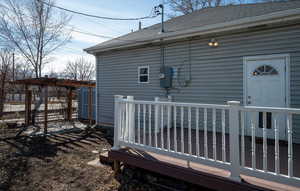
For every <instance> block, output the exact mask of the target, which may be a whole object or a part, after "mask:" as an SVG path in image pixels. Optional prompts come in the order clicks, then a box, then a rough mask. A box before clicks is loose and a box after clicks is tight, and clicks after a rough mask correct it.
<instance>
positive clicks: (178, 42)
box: [86, 1, 300, 143]
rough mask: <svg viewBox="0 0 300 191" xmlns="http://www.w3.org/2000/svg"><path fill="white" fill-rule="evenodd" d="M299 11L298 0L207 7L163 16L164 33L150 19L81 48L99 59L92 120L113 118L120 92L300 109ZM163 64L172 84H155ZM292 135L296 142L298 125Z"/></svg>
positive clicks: (299, 136) (151, 97) (142, 97)
mask: <svg viewBox="0 0 300 191" xmlns="http://www.w3.org/2000/svg"><path fill="white" fill-rule="evenodd" d="M299 13H300V2H299V1H292V2H281V3H261V4H248V5H231V6H224V7H217V8H207V9H204V10H200V11H196V12H194V13H191V14H188V15H185V16H180V17H176V18H174V19H170V20H168V21H166V22H165V24H164V25H165V32H164V33H161V32H160V30H161V26H160V24H156V25H153V26H150V27H147V28H144V29H142V30H138V31H135V32H132V33H129V34H127V35H124V36H121V37H119V38H116V39H113V40H109V41H106V42H104V43H101V44H98V45H96V46H93V47H90V48H87V49H86V51H87V52H88V53H90V54H93V55H95V57H96V60H97V101H96V102H97V106H98V107H97V108H98V110H97V122H99V123H101V122H103V123H113V116H114V115H113V108H114V107H113V96H114V95H119V94H120V95H132V96H134V97H135V99H139V100H154V97H157V96H158V97H164V96H166V95H169V96H172V99H173V101H179V102H189V103H211V104H224V103H226V101H229V100H237V101H241V103H242V104H244V105H256V106H272V107H294V108H300V100H299V94H300V32H299V30H300V15H299ZM213 41H215V42H213ZM211 43H218V46H216V47H214V46H209V45H210V44H211ZM163 66H165V67H166V68H168V67H171V69H173V80H172V84H171V85H170V88H162V85H161V84H160V82H161V80H160V74H161V69H162V68H163ZM268 74H269V75H268ZM268 119H270V117H268ZM294 135H295V141H296V142H299V143H300V129H295V130H294ZM284 136H285V135H284Z"/></svg>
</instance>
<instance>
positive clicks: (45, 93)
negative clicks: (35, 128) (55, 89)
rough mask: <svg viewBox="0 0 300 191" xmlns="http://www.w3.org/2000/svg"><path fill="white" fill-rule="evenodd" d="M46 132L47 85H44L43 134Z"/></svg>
mask: <svg viewBox="0 0 300 191" xmlns="http://www.w3.org/2000/svg"><path fill="white" fill-rule="evenodd" d="M47 133H48V86H45V87H44V135H47Z"/></svg>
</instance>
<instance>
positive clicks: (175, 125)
mask: <svg viewBox="0 0 300 191" xmlns="http://www.w3.org/2000/svg"><path fill="white" fill-rule="evenodd" d="M173 115H174V151H175V152H177V129H176V128H177V124H176V123H177V109H176V105H174V114H173Z"/></svg>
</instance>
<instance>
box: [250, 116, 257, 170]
mask: <svg viewBox="0 0 300 191" xmlns="http://www.w3.org/2000/svg"><path fill="white" fill-rule="evenodd" d="M255 125H256V123H255V113H254V112H253V113H252V120H251V143H252V145H251V156H252V168H253V169H256V148H255V147H256V141H255Z"/></svg>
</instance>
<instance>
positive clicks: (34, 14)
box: [0, 0, 70, 78]
mask: <svg viewBox="0 0 300 191" xmlns="http://www.w3.org/2000/svg"><path fill="white" fill-rule="evenodd" d="M43 2H46V3H47V4H45V3H43ZM48 4H49V5H48ZM53 10H54V9H53V1H52V0H43V1H42V0H26V1H20V0H3V3H2V4H0V38H1V39H2V42H4V41H6V42H8V43H7V45H9V46H12V47H14V48H15V49H16V50H17V51H18V52H19V53H20V54H21V55H22V56H23V57H24V58H25V60H26V61H27V62H28V63H30V64H31V66H32V68H33V69H34V74H35V77H37V78H38V77H41V74H42V69H43V66H44V64H45V63H47V59H49V56H50V55H51V53H53V52H54V51H55V50H56V49H57V48H59V47H61V46H63V45H65V44H66V43H67V42H68V41H69V40H70V32H67V30H65V28H66V25H67V24H68V22H69V21H70V17H69V16H67V15H65V14H64V13H62V12H57V11H56V12H54V11H53Z"/></svg>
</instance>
